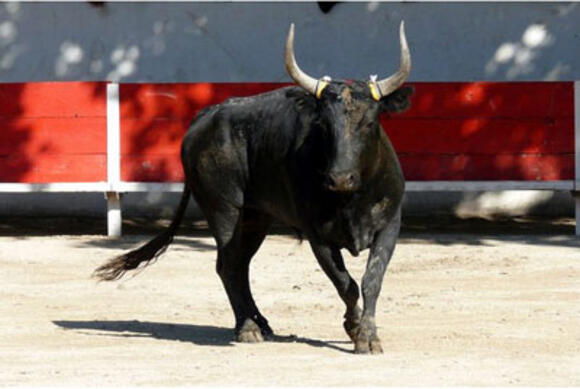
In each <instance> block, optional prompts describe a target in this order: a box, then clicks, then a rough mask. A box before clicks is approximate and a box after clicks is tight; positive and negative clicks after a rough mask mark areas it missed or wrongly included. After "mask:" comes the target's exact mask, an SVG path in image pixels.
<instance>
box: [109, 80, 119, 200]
mask: <svg viewBox="0 0 580 389" xmlns="http://www.w3.org/2000/svg"><path fill="white" fill-rule="evenodd" d="M107 181H108V182H109V185H110V186H111V191H115V189H114V188H115V185H117V184H118V183H119V182H120V181H121V113H120V106H119V84H107Z"/></svg>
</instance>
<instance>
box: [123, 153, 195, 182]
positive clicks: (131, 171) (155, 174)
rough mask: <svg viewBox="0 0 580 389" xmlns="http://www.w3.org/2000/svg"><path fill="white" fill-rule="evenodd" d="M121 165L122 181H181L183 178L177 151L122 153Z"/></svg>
mask: <svg viewBox="0 0 580 389" xmlns="http://www.w3.org/2000/svg"><path fill="white" fill-rule="evenodd" d="M121 165H122V166H123V168H124V171H123V172H124V173H125V174H126V176H124V177H123V176H122V177H121V178H122V179H123V180H124V181H137V182H181V181H183V178H184V174H183V168H182V166H181V160H180V158H179V153H177V154H127V155H122V156H121ZM128 178H130V179H128Z"/></svg>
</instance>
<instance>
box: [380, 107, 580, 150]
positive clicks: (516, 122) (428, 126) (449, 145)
mask: <svg viewBox="0 0 580 389" xmlns="http://www.w3.org/2000/svg"><path fill="white" fill-rule="evenodd" d="M382 124H383V127H384V128H385V130H386V131H387V133H388V134H389V137H390V138H391V141H392V142H393V145H394V146H395V150H397V152H399V153H429V154H441V153H467V154H469V153H475V154H496V153H499V152H503V153H506V152H510V153H573V152H574V119H573V118H551V117H549V118H521V119H504V118H466V119H456V118H437V119H436V118H432V119H423V118H400V117H396V116H393V117H391V118H388V119H387V118H385V119H383V120H382Z"/></svg>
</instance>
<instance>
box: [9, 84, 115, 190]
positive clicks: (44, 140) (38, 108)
mask: <svg viewBox="0 0 580 389" xmlns="http://www.w3.org/2000/svg"><path fill="white" fill-rule="evenodd" d="M106 136H107V121H106V86H105V84H104V83H95V82H39V83H20V84H0V182H22V183H50V182H85V181H86V182H96V181H105V180H106V178H107V170H106V169H107V157H106V150H107V140H106Z"/></svg>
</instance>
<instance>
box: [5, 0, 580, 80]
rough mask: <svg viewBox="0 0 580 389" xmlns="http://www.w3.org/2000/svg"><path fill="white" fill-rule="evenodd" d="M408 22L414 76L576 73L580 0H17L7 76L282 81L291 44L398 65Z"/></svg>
mask: <svg viewBox="0 0 580 389" xmlns="http://www.w3.org/2000/svg"><path fill="white" fill-rule="evenodd" d="M401 20H405V22H406V30H407V37H408V39H409V43H410V45H411V51H412V56H413V71H412V74H411V79H410V81H431V82H432V81H446V82H448V81H484V80H492V81H514V80H535V81H540V80H577V79H580V56H579V55H578V52H579V51H580V35H579V29H578V26H580V3H562V2H545V3H540V2H509V3H501V2H402V3H397V2H370V3H361V2H355V3H348V2H340V3H338V4H336V5H334V6H333V7H332V8H329V9H325V12H323V11H322V10H321V9H320V8H319V6H318V5H317V3H316V2H291V3H284V2H279V3H277V2H270V3H268V2H264V3H262V2H260V3H241V2H233V3H231V2H201V3H198V2H145V3H140V2H105V3H103V4H102V6H99V7H95V6H92V5H91V4H90V3H89V2H78V3H53V2H43V3H40V2H37V3H33V2H30V3H29V2H24V3H17V2H9V3H2V4H0V81H1V82H15V81H16V82H30V81H49V80H71V81H76V80H94V81H102V80H113V81H128V82H156V83H158V82H284V81H287V80H289V78H288V77H287V75H286V74H285V71H284V66H283V59H282V53H283V45H284V40H285V36H286V33H287V31H288V26H289V25H290V23H291V22H294V23H296V42H295V43H296V55H297V57H298V61H299V62H300V64H301V66H302V67H303V69H304V70H306V71H307V72H308V73H311V74H312V75H314V76H317V77H320V76H323V75H325V74H329V75H331V76H333V77H335V78H367V77H368V76H369V75H370V74H377V73H378V74H379V75H386V74H388V73H390V72H392V71H393V70H394V69H396V67H397V65H398V56H399V46H398V45H399V40H398V36H397V31H398V26H399V23H400V21H401Z"/></svg>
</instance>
